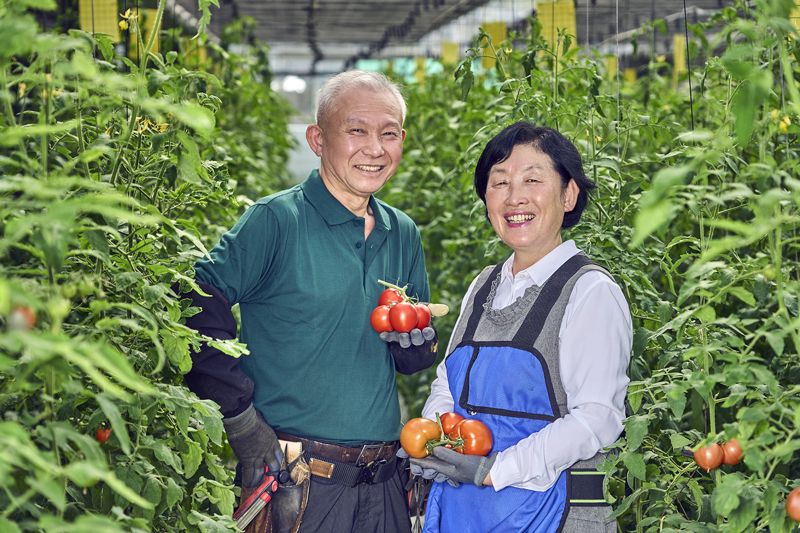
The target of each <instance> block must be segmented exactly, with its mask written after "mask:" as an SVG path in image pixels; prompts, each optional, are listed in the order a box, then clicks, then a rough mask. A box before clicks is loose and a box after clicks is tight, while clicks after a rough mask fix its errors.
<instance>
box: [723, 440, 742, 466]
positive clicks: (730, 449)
mask: <svg viewBox="0 0 800 533" xmlns="http://www.w3.org/2000/svg"><path fill="white" fill-rule="evenodd" d="M741 460H742V447H741V446H740V445H739V441H738V440H736V439H731V440H729V441H727V442H724V443H723V444H722V462H723V463H725V464H726V465H738V464H739V461H741Z"/></svg>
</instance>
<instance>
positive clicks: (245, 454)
mask: <svg viewBox="0 0 800 533" xmlns="http://www.w3.org/2000/svg"><path fill="white" fill-rule="evenodd" d="M222 424H223V425H224V426H225V432H226V433H227V434H228V442H229V443H230V445H231V448H232V449H233V453H234V454H236V459H238V460H239V464H240V465H241V467H242V487H244V488H252V487H257V486H258V485H259V484H260V483H261V482H262V480H263V478H264V466H268V467H269V471H270V472H276V473H277V472H278V471H279V470H280V467H281V464H283V452H282V451H281V447H280V444H278V437H277V436H276V435H275V432H274V431H273V430H272V428H271V427H269V425H267V422H266V421H265V420H264V417H262V416H261V414H259V412H258V411H256V408H255V407H253V404H250V405H249V406H248V407H247V409H245V410H244V411H243V412H241V413H239V414H238V415H236V416H233V417H230V418H223V419H222Z"/></svg>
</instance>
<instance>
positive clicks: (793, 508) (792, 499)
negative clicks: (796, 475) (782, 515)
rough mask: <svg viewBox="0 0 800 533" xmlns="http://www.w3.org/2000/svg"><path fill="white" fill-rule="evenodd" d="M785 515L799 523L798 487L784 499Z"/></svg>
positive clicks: (799, 499) (799, 500)
mask: <svg viewBox="0 0 800 533" xmlns="http://www.w3.org/2000/svg"><path fill="white" fill-rule="evenodd" d="M786 514H787V515H789V518H791V519H792V520H794V521H795V522H800V487H797V488H795V489H793V490H792V492H790V493H789V496H787V497H786Z"/></svg>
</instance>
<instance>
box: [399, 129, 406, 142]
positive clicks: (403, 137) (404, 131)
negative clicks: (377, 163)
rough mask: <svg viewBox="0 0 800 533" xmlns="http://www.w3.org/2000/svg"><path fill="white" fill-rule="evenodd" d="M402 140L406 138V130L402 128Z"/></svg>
mask: <svg viewBox="0 0 800 533" xmlns="http://www.w3.org/2000/svg"><path fill="white" fill-rule="evenodd" d="M400 140H401V141H405V140H406V130H400Z"/></svg>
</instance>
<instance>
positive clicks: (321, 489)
mask: <svg viewBox="0 0 800 533" xmlns="http://www.w3.org/2000/svg"><path fill="white" fill-rule="evenodd" d="M405 481H406V477H405V473H404V472H403V471H401V469H399V468H398V470H397V472H396V473H395V475H394V476H393V477H392V478H391V479H389V480H388V481H385V482H383V483H377V484H375V485H368V484H362V485H356V486H355V487H344V486H342V485H336V484H334V483H331V482H330V481H328V480H326V479H324V478H320V477H317V476H311V488H310V490H309V494H308V507H306V512H305V514H304V515H303V521H302V523H301V525H300V533H319V532H325V533H409V532H410V531H411V522H410V520H409V518H408V500H407V499H406V491H405V490H404V486H405Z"/></svg>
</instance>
